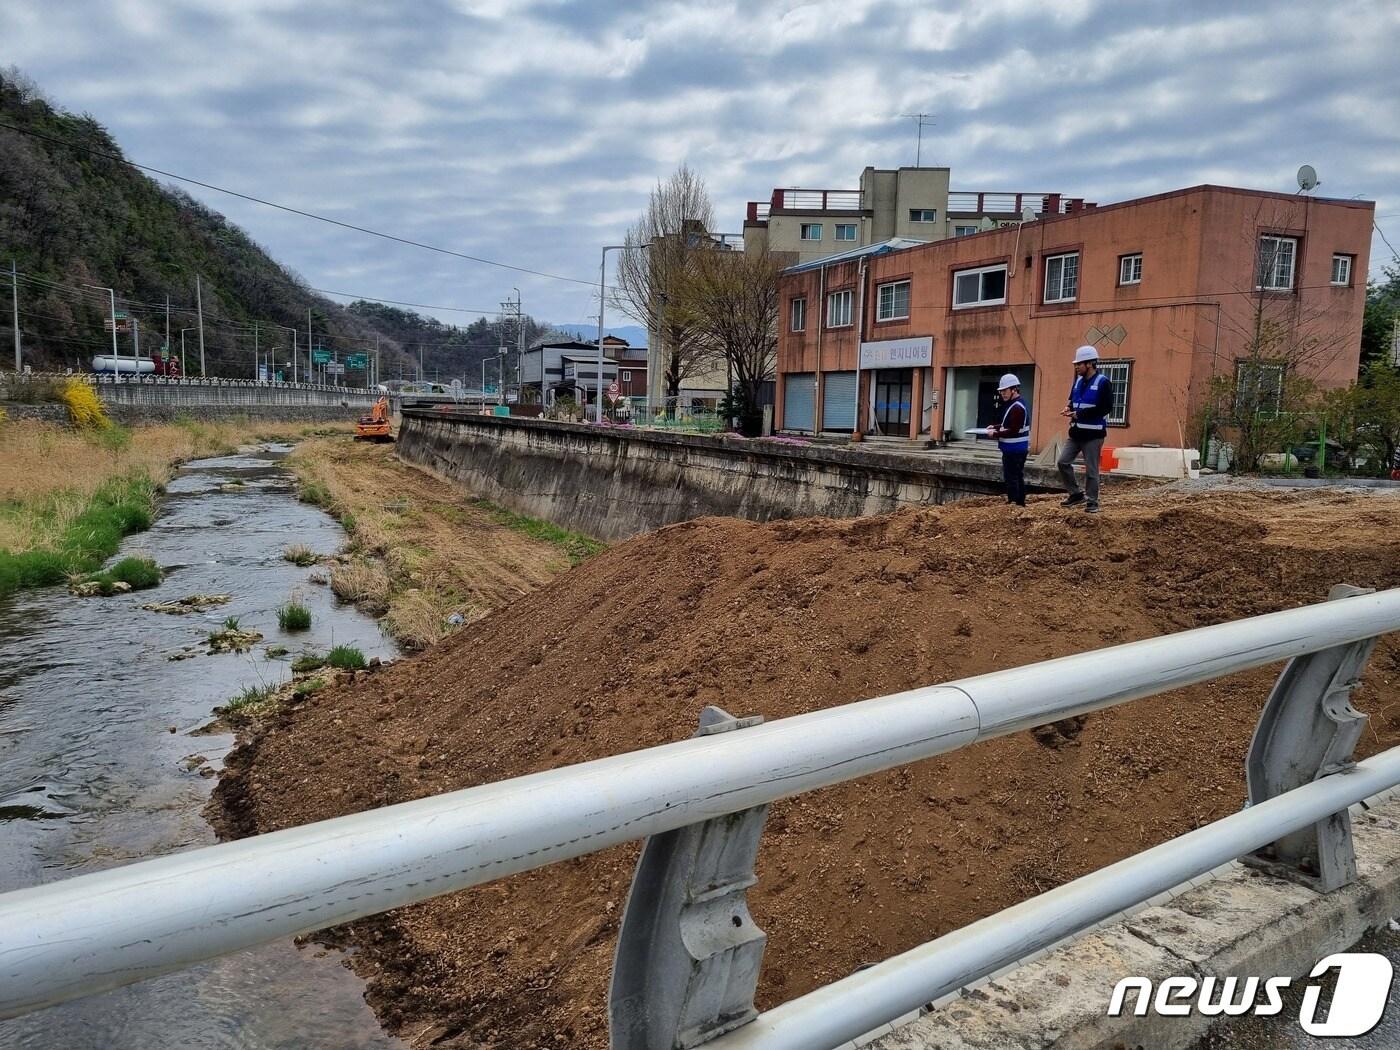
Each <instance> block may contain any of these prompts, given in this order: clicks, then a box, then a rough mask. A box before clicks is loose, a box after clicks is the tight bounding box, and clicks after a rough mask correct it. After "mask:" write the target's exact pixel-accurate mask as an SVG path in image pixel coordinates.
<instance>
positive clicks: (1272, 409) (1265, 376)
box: [1235, 361, 1284, 419]
mask: <svg viewBox="0 0 1400 1050" xmlns="http://www.w3.org/2000/svg"><path fill="white" fill-rule="evenodd" d="M1283 370H1284V365H1283V363H1282V362H1279V361H1236V362H1235V411H1236V412H1237V413H1246V412H1248V413H1252V414H1253V415H1256V416H1259V417H1260V418H1262V419H1277V418H1278V413H1279V408H1280V406H1281V405H1282V403H1283Z"/></svg>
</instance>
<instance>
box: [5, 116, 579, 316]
mask: <svg viewBox="0 0 1400 1050" xmlns="http://www.w3.org/2000/svg"><path fill="white" fill-rule="evenodd" d="M0 128H7V129H8V130H10V131H14V132H18V133H19V134H21V135H28V136H30V137H31V138H36V139H42V140H43V141H45V142H52V143H54V144H55V145H57V146H64V147H66V148H68V149H72V150H77V151H79V152H80V153H88V154H91V155H92V156H95V157H103V158H105V159H106V160H113V161H117V162H118V163H120V164H129V165H131V166H132V167H133V168H140V169H141V170H142V171H150V172H154V173H155V174H157V175H162V176H164V177H165V178H167V179H176V180H178V181H180V182H187V183H189V184H190V185H191V186H200V187H202V188H204V189H206V190H213V191H215V192H216V193H226V194H228V195H229V196H230V197H237V198H239V199H240V200H245V201H250V202H252V203H253V204H261V205H263V206H264V207H267V208H276V209H277V210H278V211H285V212H288V213H289V214H292V215H300V216H302V217H303V218H306V219H315V220H317V221H318V222H326V223H330V224H331V225H332V226H339V227H341V228H342V229H346V230H354V231H355V232H356V233H367V234H369V235H370V236H371V237H380V238H383V239H384V240H386V241H396V242H398V243H399V244H407V245H409V246H411V247H414V248H423V249H424V250H426V251H430V252H437V253H439V254H440V255H450V256H452V257H454V258H457V259H466V260H467V261H468V262H475V263H482V264H483V265H486V266H496V267H499V268H500V269H503V270H514V271H515V272H516V273H528V274H531V275H532V276H535V277H546V278H548V279H549V280H551V281H568V282H569V283H570V284H582V285H587V286H588V287H590V288H591V287H593V286H594V282H593V281H590V280H583V279H581V278H578V277H565V276H563V275H561V274H557V273H546V272H545V271H543V270H532V269H530V268H529V267H528V266H515V265H513V264H511V263H503V262H497V261H496V260H494V259H486V258H483V257H481V256H479V255H467V254H466V253H464V252H456V251H453V250H452V249H451V248H440V247H438V246H437V245H435V244H425V243H423V242H422V241H415V240H411V239H410V238H408V237H399V236H397V235H395V234H392V233H384V232H382V231H380V230H372V229H370V228H369V227H368V226H356V225H355V224H354V223H349V222H341V221H340V220H339V219H332V218H330V217H329V216H327V215H317V214H316V213H315V212H310V211H303V210H302V209H300V208H293V207H291V206H290V205H287V204H278V203H277V202H275V201H269V200H264V199H263V198H261V197H254V196H252V195H251V194H247V193H240V192H239V191H238V190H230V189H225V188H224V187H223V186H215V185H214V184H213V183H212V182H201V181H200V180H199V179H191V178H187V177H185V176H184V175H176V174H175V173H174V172H171V171H165V170H163V169H161V168H155V167H152V166H151V165H149V164H138V163H136V161H134V160H128V159H127V158H125V157H123V156H121V155H120V154H117V153H108V152H107V151H106V150H98V149H93V148H91V147H90V146H80V145H78V144H77V143H76V142H68V141H67V140H65V139H60V138H57V137H55V136H53V135H45V134H43V133H41V132H38V131H31V130H30V129H28V128H21V127H19V126H17V125H15V124H9V123H6V122H5V121H0Z"/></svg>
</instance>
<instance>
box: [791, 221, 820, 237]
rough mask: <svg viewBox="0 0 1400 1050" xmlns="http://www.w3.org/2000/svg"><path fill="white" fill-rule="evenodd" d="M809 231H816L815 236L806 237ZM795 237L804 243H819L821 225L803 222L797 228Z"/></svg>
mask: <svg viewBox="0 0 1400 1050" xmlns="http://www.w3.org/2000/svg"><path fill="white" fill-rule="evenodd" d="M809 230H816V231H817V235H816V236H815V237H808V236H807V231H809ZM797 236H798V238H799V239H800V240H804V241H819V240H821V239H822V224H821V223H819V222H804V223H802V224H800V225H799V226H798V228H797Z"/></svg>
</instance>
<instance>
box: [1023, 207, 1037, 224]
mask: <svg viewBox="0 0 1400 1050" xmlns="http://www.w3.org/2000/svg"><path fill="white" fill-rule="evenodd" d="M1021 221H1022V222H1035V209H1034V208H1032V207H1031V206H1030V205H1029V204H1027V205H1026V206H1025V207H1024V208H1022V209H1021Z"/></svg>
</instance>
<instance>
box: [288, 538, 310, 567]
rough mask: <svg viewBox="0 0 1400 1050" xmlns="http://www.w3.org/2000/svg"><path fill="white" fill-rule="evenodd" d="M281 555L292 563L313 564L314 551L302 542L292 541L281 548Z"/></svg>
mask: <svg viewBox="0 0 1400 1050" xmlns="http://www.w3.org/2000/svg"><path fill="white" fill-rule="evenodd" d="M282 557H283V558H285V559H286V560H287V561H289V562H291V563H292V564H293V565H301V566H306V565H315V564H316V552H315V551H313V550H312V549H311V548H310V547H308V546H307V545H306V544H304V543H293V544H292V545H291V546H290V547H284V548H283V549H282Z"/></svg>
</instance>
